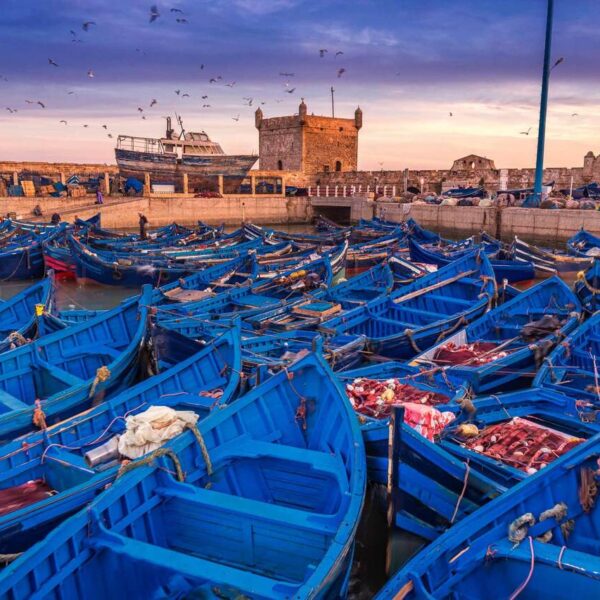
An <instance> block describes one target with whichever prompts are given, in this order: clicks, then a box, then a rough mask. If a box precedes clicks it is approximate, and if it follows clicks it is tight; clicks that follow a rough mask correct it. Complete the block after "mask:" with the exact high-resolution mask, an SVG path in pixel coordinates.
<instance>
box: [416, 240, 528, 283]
mask: <svg viewBox="0 0 600 600" xmlns="http://www.w3.org/2000/svg"><path fill="white" fill-rule="evenodd" d="M408 247H409V250H410V258H411V260H412V261H414V262H419V263H426V264H432V265H437V266H438V267H443V266H445V265H447V264H448V263H450V262H452V261H453V260H456V259H457V258H460V257H461V256H463V255H464V254H465V252H469V251H470V250H468V249H466V250H455V249H454V248H450V249H449V251H445V250H443V249H442V248H438V247H433V246H425V245H423V244H420V243H419V242H417V241H416V240H415V239H414V238H412V237H411V238H409V240H408ZM483 249H484V250H485V252H486V253H487V254H488V257H489V259H490V262H491V263H492V267H493V268H494V273H495V275H496V281H497V282H498V283H502V281H504V280H505V279H506V280H507V281H508V282H509V283H515V282H517V281H529V280H531V279H533V278H534V277H535V268H534V266H533V263H531V262H525V261H522V260H512V259H511V258H510V257H507V258H500V256H504V254H503V252H504V251H502V250H500V249H498V248H497V247H495V246H493V245H492V246H491V247H488V245H487V244H484V246H483Z"/></svg>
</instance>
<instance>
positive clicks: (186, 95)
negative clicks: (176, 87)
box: [181, 92, 190, 98]
mask: <svg viewBox="0 0 600 600" xmlns="http://www.w3.org/2000/svg"><path fill="white" fill-rule="evenodd" d="M181 97H182V98H189V97H190V95H189V94H188V93H187V92H186V93H185V94H181Z"/></svg>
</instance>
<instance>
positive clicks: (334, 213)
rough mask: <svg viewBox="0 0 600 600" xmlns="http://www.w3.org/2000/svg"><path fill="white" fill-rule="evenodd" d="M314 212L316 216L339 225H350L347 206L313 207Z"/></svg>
mask: <svg viewBox="0 0 600 600" xmlns="http://www.w3.org/2000/svg"><path fill="white" fill-rule="evenodd" d="M314 211H315V214H316V215H317V214H318V215H323V216H324V217H327V218H328V219H331V220H332V221H335V222H336V223H338V224H339V225H350V214H351V213H350V211H351V209H350V207H349V206H315V207H314Z"/></svg>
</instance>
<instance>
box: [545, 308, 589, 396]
mask: <svg viewBox="0 0 600 600" xmlns="http://www.w3.org/2000/svg"><path fill="white" fill-rule="evenodd" d="M599 363H600V313H595V314H594V315H592V316H591V317H590V318H589V319H588V320H587V321H586V322H585V323H583V325H580V326H579V327H578V328H577V329H576V330H575V331H574V332H573V333H571V335H570V336H569V337H567V338H566V339H565V340H564V341H563V342H562V343H561V344H560V345H559V346H557V347H556V348H555V349H554V351H553V352H552V353H551V354H550V355H549V356H548V357H547V358H546V359H545V361H544V363H543V364H542V366H541V368H540V370H539V372H538V374H537V375H536V377H535V379H534V382H533V385H535V386H543V387H544V388H548V389H553V390H557V391H561V392H562V393H564V394H568V395H571V396H573V397H575V398H577V399H579V400H580V401H581V403H582V406H583V405H585V404H586V403H587V404H591V405H596V406H597V405H600V376H599V373H600V371H599Z"/></svg>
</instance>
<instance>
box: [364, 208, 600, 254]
mask: <svg viewBox="0 0 600 600" xmlns="http://www.w3.org/2000/svg"><path fill="white" fill-rule="evenodd" d="M375 212H376V215H377V216H380V217H384V218H386V219H388V220H390V221H397V222H401V221H406V220H407V219H409V218H411V217H412V218H413V219H415V221H417V222H418V223H419V224H420V225H422V226H423V227H426V228H427V229H433V230H434V231H439V232H441V233H445V234H451V235H452V234H453V236H454V237H464V236H469V235H473V234H476V233H479V232H480V231H483V230H485V231H487V232H488V233H490V234H492V235H494V236H495V237H499V238H501V239H503V240H505V241H510V240H512V239H513V237H514V236H515V235H516V236H518V237H521V238H523V239H525V240H529V241H533V242H540V243H544V244H548V245H552V244H556V243H562V242H565V241H566V240H568V239H569V238H570V237H571V236H572V235H574V234H575V233H577V232H578V231H579V230H580V229H581V228H582V227H584V228H585V229H586V230H587V231H590V232H591V233H594V234H596V235H600V212H598V211H593V210H566V209H563V210H549V209H541V208H518V207H513V208H498V207H490V208H481V207H479V206H438V205H431V204H399V203H395V202H377V206H376V211H375Z"/></svg>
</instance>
